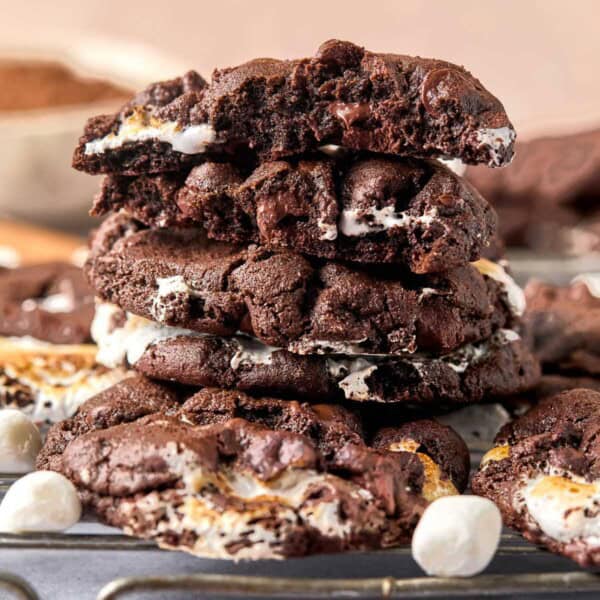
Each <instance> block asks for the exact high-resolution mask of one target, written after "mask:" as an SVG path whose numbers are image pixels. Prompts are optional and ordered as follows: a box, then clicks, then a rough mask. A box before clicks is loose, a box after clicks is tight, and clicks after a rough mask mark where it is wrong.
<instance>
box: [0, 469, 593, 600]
mask: <svg viewBox="0 0 600 600" xmlns="http://www.w3.org/2000/svg"><path fill="white" fill-rule="evenodd" d="M13 479H14V476H10V475H4V476H0V495H2V494H3V493H4V491H5V490H6V489H7V488H8V486H9V484H10V483H11V481H12V480H13ZM9 549H10V550H13V551H14V550H20V551H33V552H56V551H76V552H90V553H98V552H114V551H119V552H125V553H126V555H127V554H128V553H129V554H131V555H132V557H133V556H136V557H139V554H138V553H139V552H142V553H146V554H152V556H155V554H156V553H162V551H160V550H158V549H157V548H156V546H155V545H154V544H153V543H152V542H149V541H144V540H139V539H135V538H130V537H127V536H124V535H120V534H113V533H108V534H107V533H69V532H67V533H57V534H53V533H35V534H27V535H12V534H0V556H2V551H4V550H9ZM380 554H381V555H382V556H383V555H385V556H386V557H388V558H389V556H390V555H392V556H393V557H394V560H396V561H397V562H398V564H401V563H405V564H408V563H410V562H411V560H412V559H411V557H410V549H409V548H397V549H393V550H388V551H384V552H383V553H380ZM361 556H362V555H360V554H357V556H356V565H357V570H359V569H360V561H361V560H362V558H361ZM498 556H504V557H508V558H509V559H511V560H512V559H514V560H519V559H520V557H542V558H543V557H544V556H548V557H549V556H550V555H548V554H547V553H545V552H543V551H541V550H540V549H538V548H536V547H535V546H532V545H531V544H528V543H527V542H525V541H524V540H523V539H522V538H521V537H520V536H518V535H516V534H514V533H512V532H505V533H503V535H502V540H501V545H500V548H499V551H498ZM159 560H160V557H159ZM198 560H200V559H198ZM0 564H2V563H1V561H0ZM232 570H234V571H235V568H233V569H232ZM576 592H586V593H587V594H592V596H593V597H595V596H596V594H597V597H600V576H598V575H595V574H593V573H590V572H586V571H581V570H579V571H578V570H575V569H574V568H572V569H571V570H567V571H564V572H552V571H549V570H546V571H544V570H540V571H536V572H527V573H517V574H511V575H510V576H508V575H505V574H484V575H480V576H478V577H474V578H470V579H450V578H441V577H398V578H395V577H368V578H361V577H359V578H351V577H345V578H325V577H271V576H269V577H265V576H248V575H236V574H232V573H220V574H219V573H199V574H196V573H193V574H180V575H156V574H152V571H151V570H150V572H149V573H148V574H145V575H135V576H131V577H119V578H116V579H114V580H112V581H110V582H109V583H107V584H106V585H104V586H103V587H101V588H100V589H98V590H89V596H87V597H89V598H90V599H93V598H96V600H123V599H125V598H127V597H131V596H132V595H136V598H138V597H140V596H139V594H144V598H146V597H148V598H160V599H161V600H162V599H163V598H165V599H167V598H170V597H172V596H171V595H172V594H173V595H177V594H178V595H177V597H178V598H181V597H194V598H211V599H212V598H214V597H215V596H218V597H232V598H234V597H245V598H249V597H250V598H291V599H296V598H306V599H321V598H354V599H356V600H363V599H370V598H432V597H438V598H449V597H483V596H490V595H493V596H494V597H503V596H504V597H506V596H511V595H512V596H514V595H515V594H518V597H519V598H522V597H525V596H527V595H529V594H538V595H539V594H544V595H550V594H553V595H554V594H563V595H564V597H571V595H572V594H573V593H576ZM0 598H2V599H4V598H10V599H12V598H15V599H18V600H46V597H45V596H43V595H40V594H38V593H37V592H36V591H35V589H34V585H32V584H31V582H28V580H27V566H26V565H23V570H22V571H20V572H19V573H18V574H16V573H7V572H0ZM61 600H62V599H61Z"/></svg>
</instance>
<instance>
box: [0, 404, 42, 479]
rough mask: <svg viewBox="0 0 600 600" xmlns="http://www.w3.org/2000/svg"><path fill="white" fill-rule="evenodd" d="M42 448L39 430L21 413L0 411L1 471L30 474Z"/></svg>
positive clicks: (7, 410)
mask: <svg viewBox="0 0 600 600" xmlns="http://www.w3.org/2000/svg"><path fill="white" fill-rule="evenodd" d="M41 447H42V436H41V435H40V432H39V431H38V428H37V427H36V426H35V425H34V424H33V423H32V422H31V421H30V420H29V419H28V418H27V417H26V416H25V415H24V414H23V413H22V412H20V411H18V410H13V409H10V408H7V409H4V410H0V471H1V472H4V473H29V471H33V469H34V468H35V459H36V457H37V455H38V452H39V451H40V449H41Z"/></svg>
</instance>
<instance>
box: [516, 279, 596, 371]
mask: <svg viewBox="0 0 600 600" xmlns="http://www.w3.org/2000/svg"><path fill="white" fill-rule="evenodd" d="M590 286H591V287H590ZM596 293H597V290H595V288H594V287H593V282H592V283H590V282H587V283H586V280H585V279H584V278H580V279H579V278H576V279H575V280H574V281H573V282H572V283H571V284H569V285H568V286H564V287H560V286H555V285H552V284H548V283H543V282H541V281H537V280H534V281H531V282H529V283H528V285H527V287H526V289H525V295H526V298H527V310H526V313H525V321H526V323H527V326H528V328H529V330H530V335H531V337H532V341H533V348H534V350H535V353H536V354H537V355H538V357H539V359H540V361H541V362H542V364H543V365H544V370H545V371H546V372H547V373H555V374H560V373H562V374H568V375H572V376H581V375H583V376H586V375H591V376H598V375H600V297H598V296H597V295H595V294H596Z"/></svg>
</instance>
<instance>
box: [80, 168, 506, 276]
mask: <svg viewBox="0 0 600 600" xmlns="http://www.w3.org/2000/svg"><path fill="white" fill-rule="evenodd" d="M120 209H125V211H126V212H127V213H128V214H130V215H131V216H133V217H135V218H136V219H139V220H140V221H142V222H143V223H145V224H146V225H150V226H154V227H156V226H159V227H165V226H174V225H187V226H190V225H191V226H194V225H195V226H200V227H203V228H204V229H205V230H206V232H207V235H208V237H210V238H212V239H217V240H222V241H226V242H234V243H249V242H255V243H260V244H262V245H264V246H268V247H271V248H292V249H295V250H297V251H301V252H304V253H307V254H310V255H314V256H320V257H323V258H328V259H345V260H352V261H356V262H370V263H375V262H377V263H380V262H394V263H401V264H403V265H407V266H408V268H409V269H410V270H412V271H414V272H416V273H428V272H435V271H447V270H448V269H449V268H451V267H455V266H459V265H462V264H464V263H465V262H467V261H469V260H476V259H477V258H479V257H480V256H481V253H482V252H483V251H484V249H485V248H486V247H487V245H488V244H489V242H490V240H491V237H492V235H493V233H494V231H495V227H496V217H495V214H494V212H493V210H492V209H491V208H490V206H489V205H488V203H487V202H486V201H485V200H484V199H483V198H482V197H481V196H480V195H479V194H478V193H477V191H476V190H475V189H474V188H472V187H471V186H470V185H469V184H467V183H466V182H465V181H463V180H461V179H459V178H458V177H457V176H456V175H455V174H454V173H452V171H450V170H449V169H448V168H446V167H445V166H443V165H442V164H440V163H439V162H437V161H413V160H408V159H405V160H401V159H393V158H383V157H381V158H355V159H352V158H346V159H343V160H337V161H335V160H332V159H331V160H330V159H315V160H301V161H299V162H294V163H292V162H285V161H278V162H268V163H263V164H261V165H260V166H259V167H258V168H257V169H256V170H254V171H253V172H252V173H250V174H249V175H244V174H243V173H242V172H241V171H240V170H238V169H236V168H235V167H234V166H232V165H231V164H227V163H215V162H206V163H204V164H202V165H200V166H198V167H195V168H194V169H192V170H191V171H190V172H189V174H187V176H186V173H185V172H184V173H177V174H166V175H165V174H163V175H154V176H152V175H150V176H142V177H137V178H132V177H119V176H109V177H107V178H106V179H105V180H104V183H103V186H102V190H101V191H100V194H99V195H98V196H97V198H96V200H95V203H94V208H93V211H92V214H96V215H101V214H105V213H107V212H109V211H118V210H120Z"/></svg>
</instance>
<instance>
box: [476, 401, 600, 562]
mask: <svg viewBox="0 0 600 600" xmlns="http://www.w3.org/2000/svg"><path fill="white" fill-rule="evenodd" d="M599 426H600V393H599V392H597V391H593V390H589V389H572V390H569V391H566V392H563V393H560V394H558V395H556V396H553V397H547V398H545V399H543V400H542V401H540V402H539V404H537V405H536V406H534V407H533V408H532V409H530V410H529V411H528V412H527V413H525V414H524V415H523V416H521V417H519V418H517V419H515V420H514V421H512V422H511V423H508V424H506V425H505V426H504V427H503V428H502V429H501V430H500V432H499V433H498V435H497V436H496V440H495V444H496V447H495V448H494V449H493V450H491V451H490V452H488V454H486V455H485V456H484V459H483V461H482V465H481V467H480V468H479V471H478V472H477V473H476V474H475V475H474V477H473V479H472V482H471V487H472V489H473V491H474V492H475V493H476V494H479V495H482V496H485V497H487V498H490V499H491V500H493V501H494V502H495V503H496V504H497V505H498V507H499V508H500V511H501V512H502V517H503V520H504V523H505V524H506V525H508V526H510V527H512V528H514V529H516V530H517V531H519V532H520V533H521V534H522V535H523V536H524V537H525V538H526V539H528V540H529V541H531V542H533V543H534V544H538V545H541V546H545V547H546V548H548V549H549V550H550V551H552V552H555V553H557V554H562V555H564V556H567V557H568V558H571V559H572V560H574V561H576V562H577V563H579V564H580V565H581V566H583V567H598V566H600V547H599V546H598V544H597V539H598V535H599V534H600V527H599V526H598V521H597V515H598V500H597V498H598V494H599V489H600V484H599V478H600V460H599V456H600V445H599V443H598V430H599Z"/></svg>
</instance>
